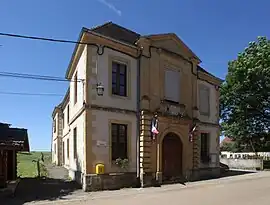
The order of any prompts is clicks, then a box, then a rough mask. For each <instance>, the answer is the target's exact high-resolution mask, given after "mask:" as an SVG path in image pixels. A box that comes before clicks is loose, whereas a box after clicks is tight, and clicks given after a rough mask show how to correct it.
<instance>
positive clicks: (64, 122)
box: [63, 112, 66, 128]
mask: <svg viewBox="0 0 270 205" xmlns="http://www.w3.org/2000/svg"><path fill="white" fill-rule="evenodd" d="M65 124H66V121H65V113H64V112H63V128H65Z"/></svg>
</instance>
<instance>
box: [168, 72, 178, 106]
mask: <svg viewBox="0 0 270 205" xmlns="http://www.w3.org/2000/svg"><path fill="white" fill-rule="evenodd" d="M164 85H165V88H164V97H165V100H168V101H171V102H176V103H179V100H180V73H179V72H178V71H173V70H169V69H167V70H165V82H164Z"/></svg>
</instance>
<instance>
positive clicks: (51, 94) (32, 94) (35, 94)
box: [0, 91, 64, 97]
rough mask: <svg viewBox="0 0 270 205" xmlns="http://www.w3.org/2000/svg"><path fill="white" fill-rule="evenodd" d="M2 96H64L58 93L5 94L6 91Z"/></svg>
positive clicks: (1, 92) (0, 93)
mask: <svg viewBox="0 0 270 205" xmlns="http://www.w3.org/2000/svg"><path fill="white" fill-rule="evenodd" d="M0 95H24V96H51V97H53V96H55V97H57V96H58V97H60V96H61V97H63V96H64V95H61V94H56V93H28V92H5V91H0Z"/></svg>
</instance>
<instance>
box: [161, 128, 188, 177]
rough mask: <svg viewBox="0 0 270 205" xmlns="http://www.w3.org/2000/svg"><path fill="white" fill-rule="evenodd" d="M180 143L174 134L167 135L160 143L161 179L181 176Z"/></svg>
mask: <svg viewBox="0 0 270 205" xmlns="http://www.w3.org/2000/svg"><path fill="white" fill-rule="evenodd" d="M182 149H183V146H182V141H181V139H180V137H179V136H178V135H176V134H174V133H168V134H167V135H166V136H165V137H164V139H163V142H162V173H163V179H164V180H166V179H170V178H172V177H177V176H181V175H182Z"/></svg>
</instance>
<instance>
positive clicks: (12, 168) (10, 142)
mask: <svg viewBox="0 0 270 205" xmlns="http://www.w3.org/2000/svg"><path fill="white" fill-rule="evenodd" d="M22 151H23V152H29V151H30V148H29V140H28V134H27V129H21V128H11V127H10V124H6V123H0V188H4V187H6V185H7V181H12V180H15V179H16V178H17V152H22Z"/></svg>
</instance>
